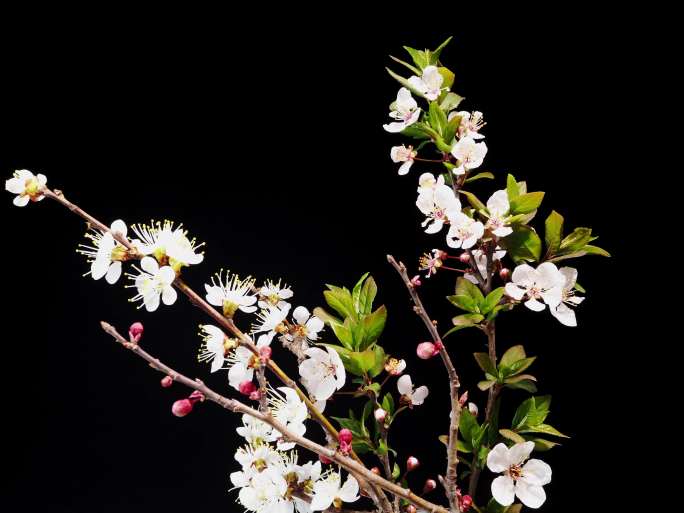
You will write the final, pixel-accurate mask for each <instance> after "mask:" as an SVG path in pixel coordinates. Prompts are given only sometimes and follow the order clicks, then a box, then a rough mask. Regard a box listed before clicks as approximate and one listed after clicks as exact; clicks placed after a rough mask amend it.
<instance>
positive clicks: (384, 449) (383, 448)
mask: <svg viewBox="0 0 684 513" xmlns="http://www.w3.org/2000/svg"><path fill="white" fill-rule="evenodd" d="M375 452H376V453H377V454H379V455H380V456H384V455H385V454H387V453H388V452H389V447H388V446H387V442H386V441H385V440H384V439H383V438H381V439H380V442H379V443H378V447H377V448H376V449H375Z"/></svg>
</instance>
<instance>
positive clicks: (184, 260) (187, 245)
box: [131, 220, 204, 271]
mask: <svg viewBox="0 0 684 513" xmlns="http://www.w3.org/2000/svg"><path fill="white" fill-rule="evenodd" d="M131 229H132V230H133V232H134V233H135V234H136V236H137V237H138V238H137V239H134V240H133V241H132V243H133V245H135V246H136V247H137V248H138V251H140V252H141V253H142V254H143V255H152V256H154V257H155V258H156V259H157V261H158V262H159V263H160V264H162V265H166V264H168V265H170V266H171V267H173V268H174V270H176V271H179V270H180V268H181V267H183V266H188V265H196V264H199V263H201V262H202V261H203V260H204V254H203V253H198V252H197V250H199V248H201V247H202V246H203V245H204V244H203V243H202V244H198V243H197V241H196V240H195V239H189V238H188V232H187V230H184V229H183V225H182V224H181V225H179V226H177V227H174V223H173V221H169V220H166V221H164V222H163V223H161V222H159V221H156V222H155V221H152V222H151V223H150V224H138V225H133V226H131Z"/></svg>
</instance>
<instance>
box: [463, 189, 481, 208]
mask: <svg viewBox="0 0 684 513" xmlns="http://www.w3.org/2000/svg"><path fill="white" fill-rule="evenodd" d="M458 192H460V193H461V194H463V195H464V196H465V197H466V199H467V200H468V203H470V204H471V205H472V207H473V208H474V209H475V210H485V209H486V208H487V207H485V204H484V203H482V202H481V201H480V200H479V199H478V198H477V196H475V195H474V194H473V193H472V192H468V191H464V190H463V189H461V190H459V191H458Z"/></svg>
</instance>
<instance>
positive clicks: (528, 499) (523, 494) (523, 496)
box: [515, 478, 546, 509]
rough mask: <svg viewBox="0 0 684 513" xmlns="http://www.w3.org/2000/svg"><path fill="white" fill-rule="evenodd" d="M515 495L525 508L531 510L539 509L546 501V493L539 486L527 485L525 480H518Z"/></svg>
mask: <svg viewBox="0 0 684 513" xmlns="http://www.w3.org/2000/svg"><path fill="white" fill-rule="evenodd" d="M515 494H516V495H517V496H518V499H520V502H522V503H523V504H524V505H525V506H527V507H528V508H532V509H537V508H539V507H541V505H542V504H544V502H545V501H546V492H545V491H544V488H542V487H541V486H539V485H536V484H531V483H528V482H527V480H526V479H524V478H521V479H518V482H517V483H516V484H515Z"/></svg>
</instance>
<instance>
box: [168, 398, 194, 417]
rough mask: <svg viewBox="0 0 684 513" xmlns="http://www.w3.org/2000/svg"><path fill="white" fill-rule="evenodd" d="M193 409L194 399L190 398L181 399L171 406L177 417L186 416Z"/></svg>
mask: <svg viewBox="0 0 684 513" xmlns="http://www.w3.org/2000/svg"><path fill="white" fill-rule="evenodd" d="M191 411H192V401H190V399H180V400H178V401H176V402H175V403H173V406H171V413H173V414H174V415H175V416H176V417H185V416H186V415H187V414H188V413H190V412H191Z"/></svg>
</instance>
